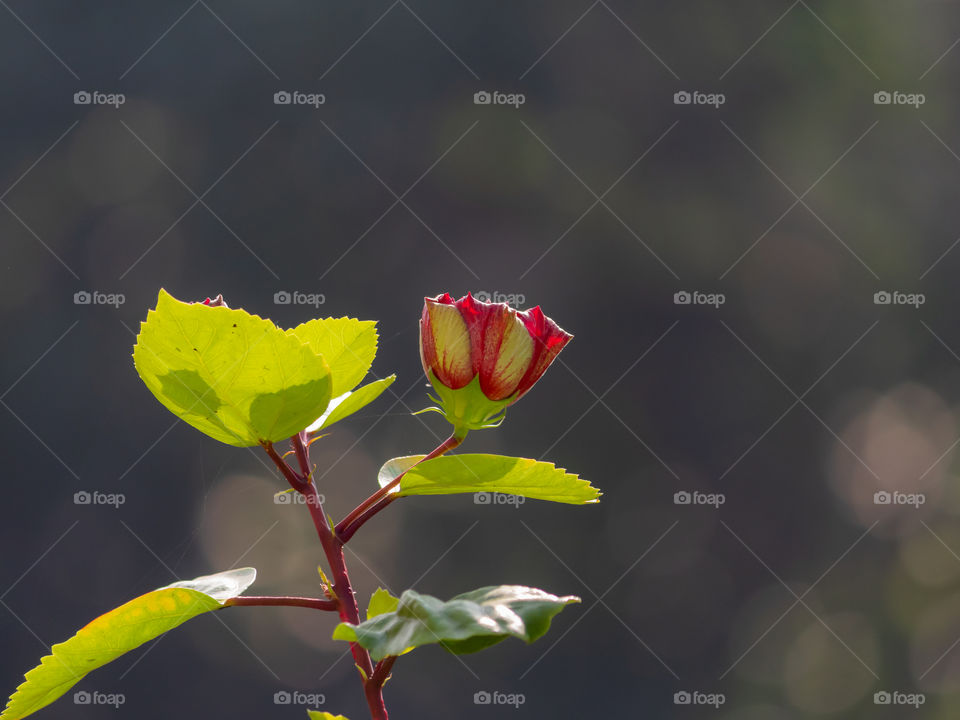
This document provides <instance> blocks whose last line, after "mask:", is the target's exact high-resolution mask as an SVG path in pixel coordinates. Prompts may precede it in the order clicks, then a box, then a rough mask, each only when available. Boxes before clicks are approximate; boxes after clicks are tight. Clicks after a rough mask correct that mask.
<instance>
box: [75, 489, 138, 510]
mask: <svg viewBox="0 0 960 720" xmlns="http://www.w3.org/2000/svg"><path fill="white" fill-rule="evenodd" d="M126 501H127V496H126V495H124V494H123V493H103V492H100V491H99V490H93V491H92V492H91V491H87V490H80V491H78V492H75V493H74V494H73V504H74V505H107V506H109V507H112V508H113V509H114V510H117V509H119V508H120V506H121V505H123V504H124V503H125V502H126Z"/></svg>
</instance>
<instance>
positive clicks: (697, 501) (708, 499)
mask: <svg viewBox="0 0 960 720" xmlns="http://www.w3.org/2000/svg"><path fill="white" fill-rule="evenodd" d="M725 502H727V496H726V495H724V494H723V493H702V492H699V491H697V490H694V491H692V492H691V491H687V490H681V491H679V492H675V493H674V494H673V504H674V505H709V506H711V507H713V508H714V509H716V510H719V509H720V506H721V505H723V504H724V503H725Z"/></svg>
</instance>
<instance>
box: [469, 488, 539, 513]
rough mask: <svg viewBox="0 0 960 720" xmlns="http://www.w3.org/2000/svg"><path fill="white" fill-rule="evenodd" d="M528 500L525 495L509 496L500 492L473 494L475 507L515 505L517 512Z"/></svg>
mask: <svg viewBox="0 0 960 720" xmlns="http://www.w3.org/2000/svg"><path fill="white" fill-rule="evenodd" d="M526 501H527V499H526V498H525V497H524V496H523V495H508V494H507V493H499V492H478V493H474V494H473V504H474V505H513V507H515V508H516V509H517V510H519V509H520V506H521V505H523V504H524V503H525V502H526Z"/></svg>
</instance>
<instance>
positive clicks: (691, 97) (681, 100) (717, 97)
mask: <svg viewBox="0 0 960 720" xmlns="http://www.w3.org/2000/svg"><path fill="white" fill-rule="evenodd" d="M726 102H727V96H726V95H724V94H723V93H705V92H700V91H699V90H680V91H678V92H675V93H674V94H673V104H674V105H710V106H712V107H713V108H714V109H719V108H720V106H721V105H723V104H724V103H726Z"/></svg>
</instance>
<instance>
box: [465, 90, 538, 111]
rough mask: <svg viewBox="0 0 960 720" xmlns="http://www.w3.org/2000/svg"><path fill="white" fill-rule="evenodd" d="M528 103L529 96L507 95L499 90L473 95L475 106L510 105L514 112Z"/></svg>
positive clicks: (483, 91) (520, 94)
mask: <svg viewBox="0 0 960 720" xmlns="http://www.w3.org/2000/svg"><path fill="white" fill-rule="evenodd" d="M526 101H527V96H526V95H524V94H523V93H505V92H500V91H499V90H492V91H487V90H481V91H480V92H475V93H474V94H473V104H474V105H510V106H511V107H513V109H514V110H519V109H520V106H521V105H523V104H524V103H525V102H526Z"/></svg>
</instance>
